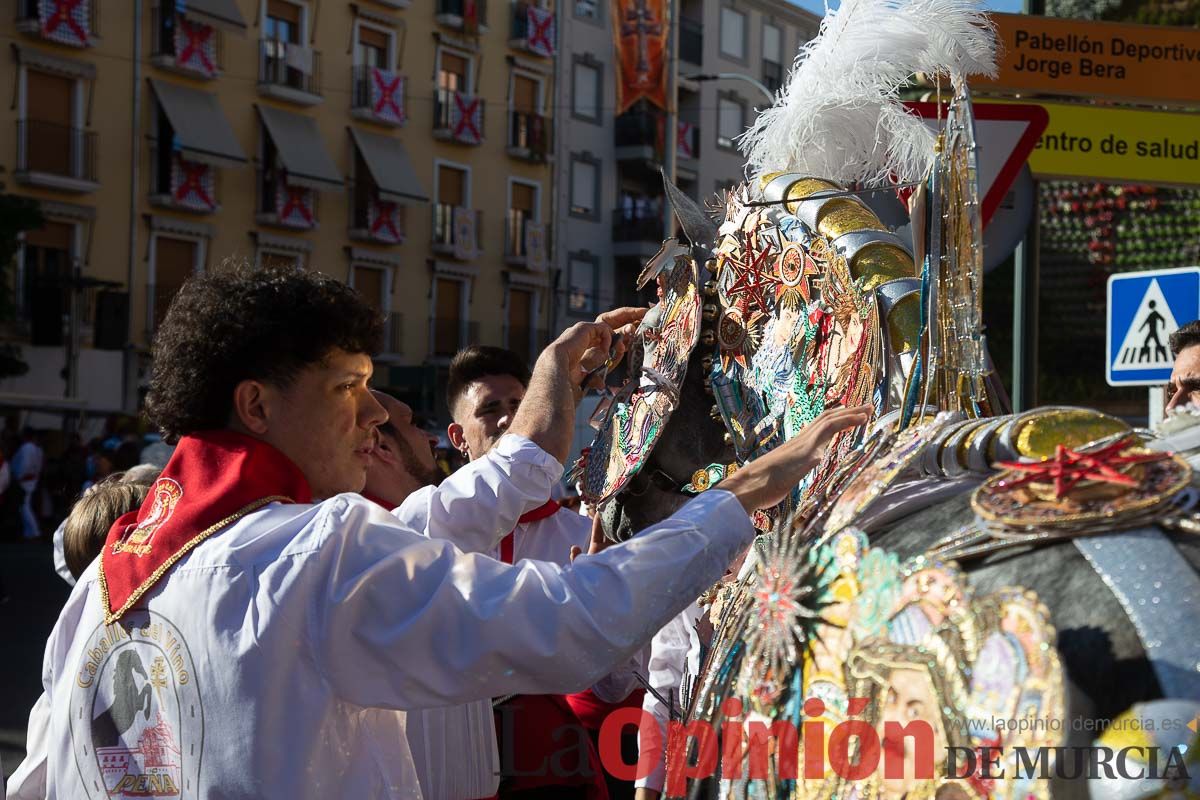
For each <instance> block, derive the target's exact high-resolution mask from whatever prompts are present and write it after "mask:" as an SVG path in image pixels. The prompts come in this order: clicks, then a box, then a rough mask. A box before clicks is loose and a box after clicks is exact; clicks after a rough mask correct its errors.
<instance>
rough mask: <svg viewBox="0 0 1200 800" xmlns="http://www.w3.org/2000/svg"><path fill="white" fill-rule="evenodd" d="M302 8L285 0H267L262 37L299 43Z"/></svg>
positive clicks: (301, 33)
mask: <svg viewBox="0 0 1200 800" xmlns="http://www.w3.org/2000/svg"><path fill="white" fill-rule="evenodd" d="M303 23H304V10H303V9H302V8H301V7H300V6H298V5H296V4H295V3H289V2H287V0H267V15H266V18H264V19H263V37H264V38H266V39H274V40H275V41H279V42H287V43H288V44H300V43H301V41H302V40H303V36H304V31H303V30H302V28H301V26H302V25H303Z"/></svg>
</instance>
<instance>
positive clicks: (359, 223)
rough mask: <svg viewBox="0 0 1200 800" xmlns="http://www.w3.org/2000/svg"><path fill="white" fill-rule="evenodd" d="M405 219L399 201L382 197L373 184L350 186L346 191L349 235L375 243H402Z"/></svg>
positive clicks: (403, 209)
mask: <svg viewBox="0 0 1200 800" xmlns="http://www.w3.org/2000/svg"><path fill="white" fill-rule="evenodd" d="M406 223H407V220H406V215H405V207H404V206H403V205H401V204H400V203H396V202H392V201H389V200H383V199H382V198H380V196H379V191H378V190H377V189H376V188H375V187H374V186H371V185H368V186H365V187H362V188H360V187H359V186H357V185H355V186H354V188H353V190H352V191H351V193H350V230H349V236H350V238H351V239H355V240H358V241H363V242H374V243H376V244H402V243H403V242H404V238H405V226H406Z"/></svg>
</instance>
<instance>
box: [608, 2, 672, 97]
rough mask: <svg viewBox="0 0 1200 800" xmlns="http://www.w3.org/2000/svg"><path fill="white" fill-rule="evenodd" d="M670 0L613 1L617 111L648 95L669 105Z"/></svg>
mask: <svg viewBox="0 0 1200 800" xmlns="http://www.w3.org/2000/svg"><path fill="white" fill-rule="evenodd" d="M667 8H668V6H667V0H613V2H612V9H613V11H612V21H613V48H614V50H615V51H616V54H617V58H616V62H617V113H618V114H622V113H624V112H625V111H626V109H628V108H629V107H630V106H631V105H633V104H634V103H635V102H637V101H638V100H639V99H641V98H643V97H645V98H646V99H647V100H649V101H650V102H651V103H654V105H656V106H658V107H659V108H661V109H664V110H666V108H667V35H668V33H669V31H670V20H669V19H668V13H667Z"/></svg>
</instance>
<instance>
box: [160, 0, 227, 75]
mask: <svg viewBox="0 0 1200 800" xmlns="http://www.w3.org/2000/svg"><path fill="white" fill-rule="evenodd" d="M151 26H152V27H153V30H154V36H153V37H152V39H151V49H150V50H151V51H150V63H152V64H154V66H156V67H158V68H159V69H165V70H170V71H171V72H178V73H180V74H182V75H187V76H188V77H191V78H202V79H207V80H212V79H213V78H216V77H217V76H218V75H220V74H221V69H222V68H223V66H224V61H225V53H224V46H223V44H222V42H223V40H222V38H221V34H220V32H219V31H217V29H216V28H214V27H213V26H211V25H203V24H201V23H199V22H194V21H192V20H189V19H188V18H187V17H185V16H184V15H183V14H171V15H164V14H163V13H162V11H161V10H160V9H158V8H155V9H153V12H152V14H151Z"/></svg>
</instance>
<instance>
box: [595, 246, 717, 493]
mask: <svg viewBox="0 0 1200 800" xmlns="http://www.w3.org/2000/svg"><path fill="white" fill-rule="evenodd" d="M650 281H654V282H655V283H656V285H657V287H658V295H659V301H658V304H657V305H656V306H655V307H654V308H652V309H651V310H650V311H649V312H648V313H647V315H646V319H645V320H644V321H643V323H642V325H641V326H640V327H639V332H638V336H637V339H636V341H635V345H636V346H635V347H634V348H633V350H632V351H631V364H632V367H631V378H630V380H629V381H628V382H627V383H626V384H625V386H624V387H622V389H621V390H620V391H619V392H618V393H617V395H616V396H615V397H612V398H610V399H608V401H607V402H608V405H607V410H606V411H604V416H603V419H602V422H601V423H600V427H599V432H598V435H597V436H596V439H595V442H594V443H593V444H592V447H591V448H590V450H589V451H588V453H587V454H586V456H585V457H584V458H582V459H580V462H579V463H578V464H577V465H576V467H575V470H574V475H575V477H577V478H579V479H580V480H581V487H582V490H583V492H582V494H583V497H584V499H585V500H586V501H587V502H588V504H589V505H599V504H600V503H603V502H605V501H607V500H608V499H609V498H610V497H612V496H613V494H615V493H616V492H619V491H620V490H621V489H622V488H624V487H625V486H626V485H627V484H628V483H629V481H630V479H632V478H633V476H634V475H636V474H637V473H638V471H639V470H641V468H642V467H643V466H644V465H645V463H646V459H647V458H648V457H649V454H650V451H651V450H652V449H653V448H654V445H655V443H656V442H657V441H658V437H659V436H660V435H661V433H662V429H663V426H664V425H665V424H666V422H667V419H668V418H669V417H670V415H671V412H672V411H673V410H674V409H675V408H676V407H677V406H678V405H679V391H680V387H682V385H683V379H684V375H685V372H686V369H687V362H688V359H689V358H690V356H691V354H692V348H694V347H695V346H696V339H697V337H698V336H699V334H700V290H699V280H698V273H697V268H696V262H695V261H694V260H693V259H692V258H691V256H690V255H689V254H688V250H687V248H684V247H682V246H680V245H679V244H678V243H677V242H676V241H675V240H674V239H671V240H668V241H667V242H666V243H664V244H663V247H662V249H661V250H660V251H659V253H658V254H657V255H656V256H655V257H654V258H653V259H651V260H650V262H649V264H647V266H646V268H645V269H644V270H643V271H642V274H641V276H640V277H639V288H641V286H644V285H646V284H647V283H649V282H650ZM639 351H640V353H641V357H640V358H636V363H634V362H635V356H636V355H637V353H638V352H639Z"/></svg>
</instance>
